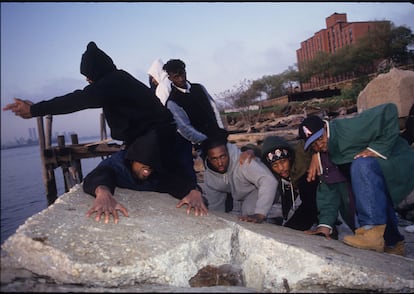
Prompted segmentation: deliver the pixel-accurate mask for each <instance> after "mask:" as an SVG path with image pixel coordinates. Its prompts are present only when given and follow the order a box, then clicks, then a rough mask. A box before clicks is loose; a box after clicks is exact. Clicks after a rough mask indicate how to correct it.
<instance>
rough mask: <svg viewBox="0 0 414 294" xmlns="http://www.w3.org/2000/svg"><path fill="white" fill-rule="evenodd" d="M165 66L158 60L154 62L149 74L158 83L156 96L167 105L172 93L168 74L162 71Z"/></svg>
mask: <svg viewBox="0 0 414 294" xmlns="http://www.w3.org/2000/svg"><path fill="white" fill-rule="evenodd" d="M163 65H164V63H163V62H162V60H161V59H159V58H158V59H156V60H154V61H153V62H152V64H151V66H150V68H149V69H148V72H147V73H148V74H149V75H150V76H152V77H153V78H154V79H155V80H156V81H157V83H158V85H157V87H156V88H155V95H156V96H157V97H158V98H159V99H160V101H161V103H162V104H163V105H165V103H166V102H167V99H168V96H169V95H170V92H171V81H170V80H169V79H168V74H167V72H166V71H165V70H163V69H162V67H163Z"/></svg>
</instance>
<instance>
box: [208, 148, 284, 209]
mask: <svg viewBox="0 0 414 294" xmlns="http://www.w3.org/2000/svg"><path fill="white" fill-rule="evenodd" d="M227 149H228V152H229V167H228V169H227V172H226V173H224V174H221V173H218V172H215V171H213V170H212V169H211V168H210V167H209V165H208V163H207V160H206V161H205V166H206V171H205V173H204V183H205V189H204V192H205V197H206V198H207V200H208V203H209V209H210V210H218V211H223V212H224V211H225V201H226V197H227V193H231V195H232V197H233V199H234V200H235V201H241V202H242V214H243V215H252V214H263V215H268V212H269V211H270V209H271V207H272V205H273V202H274V200H275V196H276V190H277V186H278V182H277V180H276V179H275V177H274V176H273V175H272V173H271V172H270V171H269V169H268V168H267V167H266V166H265V165H264V164H263V163H262V162H260V161H259V160H257V159H254V160H252V161H251V162H250V163H245V164H242V165H240V163H239V158H240V153H241V151H240V150H239V148H237V146H236V145H234V144H230V143H227Z"/></svg>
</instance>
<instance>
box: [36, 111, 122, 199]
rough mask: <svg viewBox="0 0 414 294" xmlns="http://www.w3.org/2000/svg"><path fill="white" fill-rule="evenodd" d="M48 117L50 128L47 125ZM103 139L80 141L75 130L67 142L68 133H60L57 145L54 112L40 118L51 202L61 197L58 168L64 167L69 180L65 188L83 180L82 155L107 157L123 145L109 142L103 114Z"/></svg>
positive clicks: (47, 186)
mask: <svg viewBox="0 0 414 294" xmlns="http://www.w3.org/2000/svg"><path fill="white" fill-rule="evenodd" d="M44 119H45V121H46V128H45V127H44ZM100 120H101V121H100V127H101V131H100V134H101V141H99V142H89V143H84V144H79V141H78V135H77V134H71V144H70V145H66V142H65V137H64V136H58V137H57V145H56V146H52V141H53V140H52V121H53V117H52V115H47V116H45V117H38V118H37V128H38V133H39V147H40V157H41V161H42V177H43V183H44V185H45V189H46V198H47V202H48V205H51V204H53V203H54V202H55V200H56V199H57V197H58V195H57V187H56V179H55V169H56V168H59V167H60V168H61V169H62V173H63V179H64V183H65V192H68V191H69V190H70V188H72V187H73V186H74V185H76V184H80V183H81V182H82V181H83V173H82V165H81V159H84V158H93V157H102V158H104V157H106V156H109V155H111V154H113V153H115V152H117V151H119V150H121V148H122V145H119V144H116V143H109V142H110V141H112V140H109V139H107V135H106V124H105V117H104V116H103V114H101V117H100Z"/></svg>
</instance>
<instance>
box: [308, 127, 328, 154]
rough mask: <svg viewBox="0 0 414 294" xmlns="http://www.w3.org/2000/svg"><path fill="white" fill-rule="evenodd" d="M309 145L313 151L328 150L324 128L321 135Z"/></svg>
mask: <svg viewBox="0 0 414 294" xmlns="http://www.w3.org/2000/svg"><path fill="white" fill-rule="evenodd" d="M311 147H312V149H313V150H314V151H315V152H328V135H327V133H326V129H324V131H323V135H322V136H320V137H319V138H318V139H317V140H316V141H314V142H313V143H312V145H311Z"/></svg>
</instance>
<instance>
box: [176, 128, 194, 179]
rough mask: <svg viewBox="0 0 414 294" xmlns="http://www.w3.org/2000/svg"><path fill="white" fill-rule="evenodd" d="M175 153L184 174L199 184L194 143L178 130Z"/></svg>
mask: <svg viewBox="0 0 414 294" xmlns="http://www.w3.org/2000/svg"><path fill="white" fill-rule="evenodd" d="M174 154H175V158H176V159H177V164H178V165H179V168H180V169H181V170H182V174H183V175H185V176H186V177H188V178H189V179H192V181H194V183H196V184H197V176H196V173H195V170H194V158H193V144H192V143H191V142H190V141H188V140H187V139H185V138H184V137H183V136H181V135H180V134H179V133H178V132H176V140H175V148H174Z"/></svg>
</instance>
